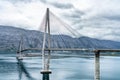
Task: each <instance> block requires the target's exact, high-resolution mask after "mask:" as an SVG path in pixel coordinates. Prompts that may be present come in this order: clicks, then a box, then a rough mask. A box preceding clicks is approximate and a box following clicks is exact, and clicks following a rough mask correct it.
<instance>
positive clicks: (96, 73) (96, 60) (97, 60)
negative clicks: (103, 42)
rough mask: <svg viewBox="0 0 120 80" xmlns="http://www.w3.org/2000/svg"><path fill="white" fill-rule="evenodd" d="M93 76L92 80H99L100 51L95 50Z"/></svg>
mask: <svg viewBox="0 0 120 80" xmlns="http://www.w3.org/2000/svg"><path fill="white" fill-rule="evenodd" d="M94 53H95V76H94V80H100V51H98V50H97V51H95V52H94Z"/></svg>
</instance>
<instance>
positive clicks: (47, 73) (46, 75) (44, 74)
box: [41, 71, 51, 80]
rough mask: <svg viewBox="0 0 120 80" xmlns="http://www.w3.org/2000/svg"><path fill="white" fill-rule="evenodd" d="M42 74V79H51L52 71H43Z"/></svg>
mask: <svg viewBox="0 0 120 80" xmlns="http://www.w3.org/2000/svg"><path fill="white" fill-rule="evenodd" d="M41 74H42V80H50V79H49V74H51V71H41Z"/></svg>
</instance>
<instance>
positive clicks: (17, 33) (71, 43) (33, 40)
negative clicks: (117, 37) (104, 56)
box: [0, 25, 120, 50]
mask: <svg viewBox="0 0 120 80" xmlns="http://www.w3.org/2000/svg"><path fill="white" fill-rule="evenodd" d="M21 36H23V38H24V39H23V42H24V48H34V47H42V40H43V33H42V32H40V31H35V30H26V29H22V28H17V27H13V26H5V25H0V50H2V49H3V50H4V49H5V50H6V49H9V50H17V49H18V46H19V42H20V40H21ZM51 40H53V43H52V44H51V47H59V48H62V47H65V48H68V47H74V48H97V49H98V48H100V49H101V48H102V49H120V42H117V41H112V40H99V39H95V38H90V37H86V36H82V37H79V38H72V37H70V36H67V35H52V36H51ZM46 47H47V45H46Z"/></svg>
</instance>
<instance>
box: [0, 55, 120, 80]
mask: <svg viewBox="0 0 120 80" xmlns="http://www.w3.org/2000/svg"><path fill="white" fill-rule="evenodd" d="M76 56H77V57H76ZM17 62H18V61H17V60H16V57H15V54H12V55H11V54H0V80H41V77H42V76H41V74H40V70H41V67H42V66H41V58H40V57H33V58H32V57H29V58H24V60H23V61H22V65H19V64H17ZM100 63H101V70H100V71H101V75H100V76H101V80H120V76H119V75H120V57H110V56H107V57H103V56H102V57H101V62H100ZM50 67H51V70H52V74H51V75H50V78H51V79H50V80H94V58H82V57H80V55H74V56H71V57H68V56H67V55H65V54H60V55H57V57H55V58H53V59H52V60H51V66H50Z"/></svg>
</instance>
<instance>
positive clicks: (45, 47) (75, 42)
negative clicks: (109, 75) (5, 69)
mask: <svg viewBox="0 0 120 80" xmlns="http://www.w3.org/2000/svg"><path fill="white" fill-rule="evenodd" d="M39 31H40V32H42V38H41V39H40V43H41V44H42V45H41V46H40V47H38V48H25V47H24V42H23V41H22V40H23V37H21V41H20V45H19V50H18V58H17V59H19V60H22V57H24V56H23V52H25V51H30V50H36V51H40V53H41V55H42V65H43V66H42V71H41V73H42V74H43V79H42V80H49V74H50V73H51V71H50V57H51V51H86V52H94V53H95V80H100V52H120V50H119V49H104V48H101V47H96V45H93V43H92V42H90V41H87V44H89V45H87V44H86V41H84V40H80V39H79V37H81V36H83V35H81V34H80V33H79V32H78V30H76V29H73V28H72V27H71V26H69V25H68V24H66V23H65V22H64V21H62V20H61V19H60V18H58V17H57V16H56V15H55V14H53V13H52V12H50V11H49V8H47V11H46V14H45V16H44V17H43V20H42V23H41V25H40V28H39ZM56 35H57V37H56ZM28 36H29V35H28ZM70 39H72V40H70ZM81 43H82V44H81ZM80 45H85V46H86V47H85V46H80ZM31 56H35V55H34V54H32V55H31ZM37 56H39V55H37Z"/></svg>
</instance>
